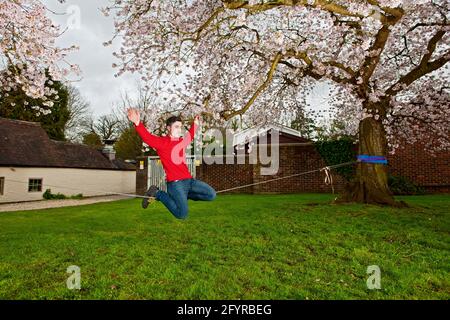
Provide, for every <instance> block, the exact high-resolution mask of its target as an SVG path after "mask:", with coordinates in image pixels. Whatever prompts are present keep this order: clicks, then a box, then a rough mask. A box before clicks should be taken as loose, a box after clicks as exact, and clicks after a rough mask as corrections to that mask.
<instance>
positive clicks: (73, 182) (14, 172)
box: [0, 167, 136, 203]
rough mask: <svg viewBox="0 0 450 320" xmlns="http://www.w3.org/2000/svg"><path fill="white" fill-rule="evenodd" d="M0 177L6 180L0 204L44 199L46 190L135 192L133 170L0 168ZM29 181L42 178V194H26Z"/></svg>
mask: <svg viewBox="0 0 450 320" xmlns="http://www.w3.org/2000/svg"><path fill="white" fill-rule="evenodd" d="M0 177H4V178H5V183H4V190H3V195H0V203H2V202H18V201H32V200H43V197H42V195H43V193H44V192H45V190H46V189H51V192H52V193H53V194H56V193H58V192H59V193H62V194H64V195H67V196H70V195H75V194H78V193H82V194H83V196H98V195H108V192H120V193H133V194H134V193H135V192H136V172H135V171H122V170H97V169H72V168H35V167H33V168H26V167H0ZM29 178H42V192H28V179H29ZM8 179H12V180H18V181H21V182H22V183H18V182H12V181H8ZM55 186H57V187H55ZM105 191H106V192H105Z"/></svg>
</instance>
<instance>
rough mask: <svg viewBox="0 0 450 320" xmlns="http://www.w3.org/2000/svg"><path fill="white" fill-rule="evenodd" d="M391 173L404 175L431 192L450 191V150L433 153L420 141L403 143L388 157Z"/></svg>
mask: <svg viewBox="0 0 450 320" xmlns="http://www.w3.org/2000/svg"><path fill="white" fill-rule="evenodd" d="M388 162H389V170H390V173H391V174H393V175H396V176H403V177H406V178H408V179H409V180H411V181H413V182H414V183H415V184H416V185H418V186H420V187H422V188H424V189H425V190H427V191H429V192H450V151H449V150H446V151H441V152H438V153H436V155H434V156H433V155H432V154H431V153H430V152H429V151H427V150H426V149H425V146H424V145H423V144H420V143H416V144H408V143H404V144H402V147H401V149H397V150H396V152H395V154H394V155H390V156H389V157H388Z"/></svg>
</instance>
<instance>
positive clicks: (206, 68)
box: [103, 0, 450, 205]
mask: <svg viewBox="0 0 450 320" xmlns="http://www.w3.org/2000/svg"><path fill="white" fill-rule="evenodd" d="M449 6H450V2H448V1H447V0H347V1H344V0H336V1H329V0H272V1H269V0H248V1H247V0H222V1H220V0H190V1H188V0H111V5H110V6H109V7H107V8H104V9H103V10H104V13H105V15H109V14H114V15H115V28H116V36H120V37H121V38H122V40H123V42H122V47H121V49H120V51H119V52H116V53H115V56H116V57H117V58H118V61H119V62H118V63H117V65H115V67H117V68H118V72H117V75H121V74H122V73H124V72H139V73H140V74H141V75H142V80H143V82H145V83H146V84H147V85H148V86H149V87H154V88H155V93H159V92H160V91H161V90H162V89H164V88H167V86H170V81H169V82H167V81H168V80H170V79H172V78H173V77H175V78H176V79H181V80H180V81H183V85H180V86H178V87H176V88H172V87H170V88H169V89H167V91H166V92H167V93H168V94H170V99H167V100H165V101H161V104H160V107H161V109H167V108H175V109H182V110H184V111H185V112H191V113H198V112H201V111H208V112H210V113H211V114H213V115H214V117H216V118H217V119H222V120H224V121H225V120H229V119H232V118H234V117H236V116H242V115H244V114H245V116H246V117H247V119H250V120H251V121H252V122H253V123H262V122H264V121H268V120H274V119H280V118H282V117H283V115H286V114H294V112H295V108H298V105H299V104H300V105H302V106H303V107H306V105H307V101H306V98H305V97H306V96H307V94H308V93H309V92H310V91H311V88H313V87H314V85H315V84H316V83H317V81H325V82H329V83H331V84H333V88H334V95H333V98H332V99H331V100H330V103H331V104H332V105H333V106H334V107H335V108H336V114H337V116H338V117H340V119H342V120H345V121H346V123H347V129H348V130H357V132H358V133H359V153H360V154H368V155H377V156H386V155H387V153H388V152H389V151H393V150H395V148H396V147H398V146H399V144H401V143H403V142H402V141H404V140H408V141H409V142H414V141H416V140H417V139H418V138H419V136H422V138H423V137H424V135H426V138H427V139H429V140H430V141H432V143H431V144H432V146H433V147H434V148H435V149H436V148H448V146H449V145H450V141H449V132H448V128H449V119H450V110H449V102H450V98H449V85H448V78H449V77H448V74H449V68H448V66H449V64H447V62H448V61H449V60H450V43H449V39H450V37H449V18H450V17H449V15H450V14H449ZM109 43H111V42H109ZM152 114H153V115H154V116H157V112H153V113H152ZM149 116H150V117H151V116H152V115H149ZM150 123H151V122H150ZM341 200H342V201H358V202H366V203H380V204H390V205H396V202H395V201H394V200H393V197H392V195H391V193H390V191H389V188H388V184H387V167H386V166H384V165H380V164H367V163H359V164H358V168H357V177H356V180H355V182H354V183H353V184H352V185H351V186H349V188H348V190H347V192H346V193H345V194H344V195H342V197H341Z"/></svg>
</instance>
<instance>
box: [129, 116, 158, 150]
mask: <svg viewBox="0 0 450 320" xmlns="http://www.w3.org/2000/svg"><path fill="white" fill-rule="evenodd" d="M133 125H134V128H135V129H136V131H137V133H138V134H139V136H140V137H141V139H142V141H144V142H145V143H146V144H148V145H149V146H150V147H152V148H153V149H157V148H159V147H161V146H162V141H161V137H158V136H155V135H153V134H151V133H150V132H148V130H147V128H146V127H145V126H144V124H143V123H142V122H139V124H138V125H136V123H134V122H133Z"/></svg>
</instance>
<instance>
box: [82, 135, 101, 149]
mask: <svg viewBox="0 0 450 320" xmlns="http://www.w3.org/2000/svg"><path fill="white" fill-rule="evenodd" d="M83 144H85V145H87V146H90V147H93V148H96V149H100V148H102V147H103V142H102V139H101V138H100V136H99V135H98V134H97V133H95V132H89V133H86V134H85V135H84V136H83Z"/></svg>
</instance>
